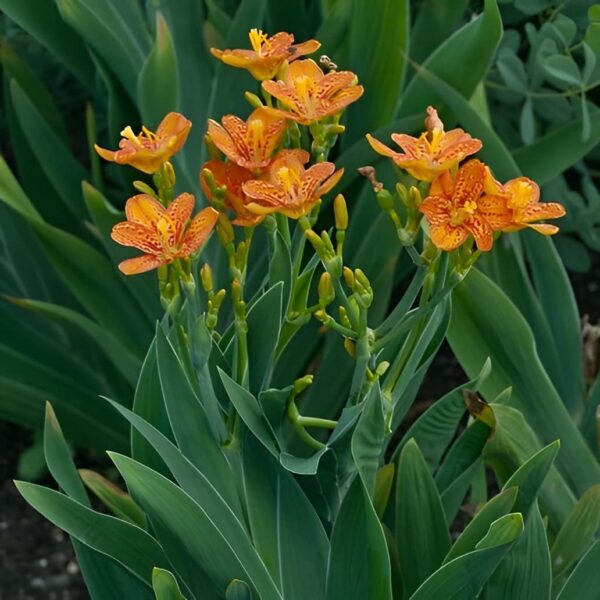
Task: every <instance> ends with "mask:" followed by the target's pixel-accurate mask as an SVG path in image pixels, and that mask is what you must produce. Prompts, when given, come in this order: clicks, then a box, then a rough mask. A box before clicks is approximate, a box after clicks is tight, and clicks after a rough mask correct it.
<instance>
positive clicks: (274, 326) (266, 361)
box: [247, 282, 283, 394]
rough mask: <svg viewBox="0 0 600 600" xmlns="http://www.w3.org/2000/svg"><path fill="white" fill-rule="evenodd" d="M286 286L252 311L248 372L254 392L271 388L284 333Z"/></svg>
mask: <svg viewBox="0 0 600 600" xmlns="http://www.w3.org/2000/svg"><path fill="white" fill-rule="evenodd" d="M282 294H283V283H281V282H280V283H277V284H275V285H274V286H273V287H272V288H270V289H269V290H267V291H266V292H265V293H264V294H262V295H261V296H260V297H259V298H258V300H257V301H256V302H255V303H254V304H253V305H252V306H251V308H250V310H249V311H248V316H247V322H248V363H249V364H248V370H249V375H250V391H251V392H253V393H254V394H257V393H258V392H259V391H261V390H263V389H264V388H265V386H268V381H269V379H270V377H271V372H272V370H273V363H274V358H275V348H276V347H277V341H278V339H279V332H280V331H281V313H282V302H283V301H282Z"/></svg>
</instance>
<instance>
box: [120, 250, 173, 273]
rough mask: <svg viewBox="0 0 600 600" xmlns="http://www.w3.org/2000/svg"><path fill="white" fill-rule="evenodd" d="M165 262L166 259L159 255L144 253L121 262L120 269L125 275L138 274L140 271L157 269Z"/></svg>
mask: <svg viewBox="0 0 600 600" xmlns="http://www.w3.org/2000/svg"><path fill="white" fill-rule="evenodd" d="M165 263H166V261H165V260H164V259H163V258H160V257H159V256H152V255H150V254H144V255H143V256H136V257H135V258H128V259H127V260H124V261H123V262H121V263H120V264H119V270H120V271H121V273H123V274H124V275H138V274H139V273H145V272H146V271H152V269H156V268H158V267H160V266H161V265H164V264H165Z"/></svg>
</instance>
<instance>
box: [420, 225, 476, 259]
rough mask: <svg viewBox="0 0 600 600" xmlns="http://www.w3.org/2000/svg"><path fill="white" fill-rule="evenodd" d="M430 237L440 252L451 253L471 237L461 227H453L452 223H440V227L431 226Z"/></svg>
mask: <svg viewBox="0 0 600 600" xmlns="http://www.w3.org/2000/svg"><path fill="white" fill-rule="evenodd" d="M429 237H430V238H431V241H432V242H433V243H434V244H435V246H436V247H438V248H439V249H440V250H445V251H446V252H450V251H451V250H455V249H456V248H458V247H459V246H460V245H461V244H464V242H465V241H466V239H467V238H468V237H469V232H468V231H467V230H466V228H464V227H462V226H460V225H459V226H457V227H453V226H452V225H450V223H440V224H439V225H438V224H436V225H430V227H429Z"/></svg>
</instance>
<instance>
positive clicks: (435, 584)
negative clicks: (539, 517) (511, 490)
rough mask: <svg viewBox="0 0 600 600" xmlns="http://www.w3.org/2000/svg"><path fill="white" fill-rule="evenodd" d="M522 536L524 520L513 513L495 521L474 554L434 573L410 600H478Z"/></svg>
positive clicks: (450, 563)
mask: <svg viewBox="0 0 600 600" xmlns="http://www.w3.org/2000/svg"><path fill="white" fill-rule="evenodd" d="M522 533H523V517H521V515H520V514H519V513H512V514H508V515H505V516H503V517H500V518H499V519H498V520H497V521H494V522H493V523H492V524H491V526H490V528H489V531H488V533H487V534H486V536H485V537H484V538H483V539H482V540H481V541H480V542H479V543H478V544H477V546H476V548H475V550H473V551H471V552H468V553H466V554H463V555H461V556H459V557H457V558H455V559H454V560H451V561H450V562H448V563H445V564H444V565H443V566H442V567H441V568H440V569H438V570H437V571H435V573H433V574H432V575H431V576H430V577H429V578H428V579H427V580H426V581H425V582H424V583H423V584H422V585H421V586H420V587H419V589H418V590H417V591H416V592H415V593H414V594H413V595H412V596H411V597H410V598H411V600H430V599H432V598H447V599H448V600H450V599H451V598H452V599H456V600H458V599H459V598H475V597H477V596H478V595H479V593H480V591H481V588H482V587H483V586H484V584H485V582H486V581H487V579H488V578H489V577H490V575H491V574H492V573H493V572H494V569H495V568H496V567H497V565H498V563H499V562H500V561H501V560H502V559H503V558H504V556H506V553H507V552H508V551H509V550H510V549H511V548H512V547H513V545H514V543H515V541H516V540H518V539H519V536H520V535H521V534H522Z"/></svg>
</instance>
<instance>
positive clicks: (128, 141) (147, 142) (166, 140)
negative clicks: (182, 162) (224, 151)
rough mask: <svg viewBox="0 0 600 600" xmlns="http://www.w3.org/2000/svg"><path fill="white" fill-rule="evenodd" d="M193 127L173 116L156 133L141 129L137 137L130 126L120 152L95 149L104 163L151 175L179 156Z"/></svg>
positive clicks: (171, 114)
mask: <svg viewBox="0 0 600 600" xmlns="http://www.w3.org/2000/svg"><path fill="white" fill-rule="evenodd" d="M191 127H192V123H191V121H188V120H187V119H186V118H185V117H184V116H183V115H180V114H179V113H176V112H170V113H169V114H168V115H167V116H166V117H165V118H164V119H163V120H162V121H161V123H160V125H159V126H158V129H157V130H156V133H153V132H152V131H150V130H149V129H147V128H146V127H142V132H141V133H139V134H138V135H135V133H134V132H133V129H131V127H129V126H127V127H125V129H123V131H121V135H122V136H123V139H122V140H121V141H120V142H119V150H114V151H113V150H106V149H104V148H100V146H98V145H97V144H96V145H94V148H95V149H96V152H97V153H98V154H99V155H100V156H101V157H102V158H104V159H105V160H109V161H111V162H116V163H118V164H120V165H131V166H132V167H135V168H136V169H138V170H140V171H143V172H144V173H148V174H150V175H152V174H153V173H156V172H157V171H158V170H159V169H160V167H161V166H162V165H163V163H165V162H167V161H168V160H170V159H171V158H172V157H173V156H174V155H175V154H177V152H179V150H180V149H181V147H182V146H183V144H184V142H185V140H186V139H187V136H188V133H189V132H190V128H191Z"/></svg>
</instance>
